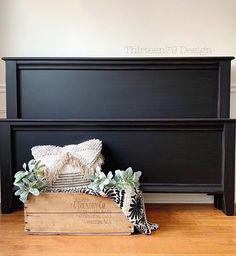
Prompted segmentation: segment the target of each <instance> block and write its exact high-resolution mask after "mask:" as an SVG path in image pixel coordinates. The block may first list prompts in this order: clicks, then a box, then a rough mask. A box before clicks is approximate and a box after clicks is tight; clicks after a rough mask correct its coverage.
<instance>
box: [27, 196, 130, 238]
mask: <svg viewBox="0 0 236 256" xmlns="http://www.w3.org/2000/svg"><path fill="white" fill-rule="evenodd" d="M25 231H26V232H28V233H30V234H56V235H58V234H68V235H129V234H131V233H132V232H133V226H132V224H131V223H130V222H129V221H128V219H127V217H126V216H125V215H124V213H123V212H122V211H121V209H120V208H119V207H118V206H117V205H116V204H115V203H114V202H113V201H112V200H111V199H109V198H103V197H98V196H92V195H86V194H79V193H42V194H41V195H40V196H39V197H34V196H30V197H29V199H28V200H27V202H26V203H25Z"/></svg>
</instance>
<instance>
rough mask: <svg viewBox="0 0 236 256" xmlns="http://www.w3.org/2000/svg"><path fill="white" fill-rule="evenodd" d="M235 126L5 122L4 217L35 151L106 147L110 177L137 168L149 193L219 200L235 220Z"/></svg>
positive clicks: (1, 142) (1, 135)
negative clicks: (95, 142)
mask: <svg viewBox="0 0 236 256" xmlns="http://www.w3.org/2000/svg"><path fill="white" fill-rule="evenodd" d="M234 137H235V121H234V120H229V119H223V120H222V119H221V120H217V119H209V120H203V119H201V120H200V119H192V120H143V121H141V120H131V121H130V120H129V121H127V120H109V121H106V120H96V121H91V120H90V121H86V120H84V121H82V120H60V121H57V120H53V121H52V120H51V121H49V120H47V121H45V120H28V121H27V120H7V121H6V120H5V121H4V120H2V121H0V156H1V162H0V163H1V182H2V186H1V188H2V191H1V196H2V199H1V202H2V212H3V213H9V212H11V211H12V209H14V208H16V207H17V206H18V199H17V198H15V196H13V191H14V188H13V185H12V183H13V179H14V173H15V172H16V171H18V170H19V169H20V168H21V165H22V163H24V162H27V161H29V160H30V159H31V158H32V156H31V151H30V149H31V147H33V146H34V145H43V144H53V145H59V146H62V145H66V144H76V143H80V142H82V141H85V140H87V139H92V138H98V139H100V140H102V141H103V155H104V157H105V164H104V166H103V169H104V170H105V171H110V170H111V171H114V170H115V169H123V168H127V167H129V166H132V167H133V168H134V169H135V170H140V171H142V172H143V175H142V177H141V187H142V190H143V191H144V192H165V193H168V192H178V193H181V192H185V193H206V194H210V195H214V198H215V206H216V207H217V208H219V209H222V210H223V211H224V212H225V214H227V215H233V214H234V150H235V149H234V147H235V146H234V145H235V143H234V142H235V139H234Z"/></svg>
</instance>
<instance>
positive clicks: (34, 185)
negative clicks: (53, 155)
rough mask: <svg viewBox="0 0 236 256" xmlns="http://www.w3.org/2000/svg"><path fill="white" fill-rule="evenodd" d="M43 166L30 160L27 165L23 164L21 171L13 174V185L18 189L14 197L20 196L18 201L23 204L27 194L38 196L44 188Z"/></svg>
mask: <svg viewBox="0 0 236 256" xmlns="http://www.w3.org/2000/svg"><path fill="white" fill-rule="evenodd" d="M44 167H45V166H44V165H41V164H40V161H36V160H34V159H32V160H30V161H29V163H28V168H27V165H26V164H25V163H24V164H23V169H24V170H23V171H19V172H17V173H16V174H15V176H14V177H15V182H14V183H13V184H14V185H15V186H17V187H18V188H19V189H18V190H17V191H16V192H15V195H16V196H20V200H21V201H22V202H23V203H25V202H26V200H27V198H28V195H29V193H31V194H33V195H34V196H38V195H39V194H40V192H41V191H42V190H43V189H44V188H45V187H46V177H45V168H44Z"/></svg>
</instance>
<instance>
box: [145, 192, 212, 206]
mask: <svg viewBox="0 0 236 256" xmlns="http://www.w3.org/2000/svg"><path fill="white" fill-rule="evenodd" d="M144 201H145V203H150V204H155V203H162V204H171V203H186V204H191V203H193V204H194V203H196V204H199V203H201V204H204V203H205V204H208V203H213V196H207V195H205V194H173V193H167V194H163V193H161V194H154V193H151V194H147V193H145V194H144Z"/></svg>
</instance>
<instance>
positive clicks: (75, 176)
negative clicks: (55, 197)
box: [31, 139, 103, 192]
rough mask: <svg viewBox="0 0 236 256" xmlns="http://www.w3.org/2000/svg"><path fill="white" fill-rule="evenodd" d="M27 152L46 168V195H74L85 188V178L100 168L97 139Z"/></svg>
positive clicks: (101, 158)
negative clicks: (69, 193)
mask: <svg viewBox="0 0 236 256" xmlns="http://www.w3.org/2000/svg"><path fill="white" fill-rule="evenodd" d="M31 151H32V155H33V157H34V159H35V160H37V161H39V160H40V162H41V163H42V164H44V165H45V166H46V172H47V183H48V184H47V189H46V190H47V191H48V192H76V191H78V190H79V189H80V188H81V187H83V186H87V185H89V183H90V178H89V177H90V176H91V175H94V173H95V170H96V168H97V167H101V165H102V164H103V156H102V154H101V151H102V141H100V140H97V139H92V140H89V141H85V142H83V143H80V144H77V145H66V146H64V147H58V146H53V145H45V146H35V147H33V148H32V149H31Z"/></svg>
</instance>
